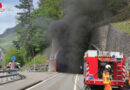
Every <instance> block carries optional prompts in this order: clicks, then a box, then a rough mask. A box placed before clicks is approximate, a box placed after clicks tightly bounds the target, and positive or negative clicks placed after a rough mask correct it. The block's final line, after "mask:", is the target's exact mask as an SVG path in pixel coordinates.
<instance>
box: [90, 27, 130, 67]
mask: <svg viewBox="0 0 130 90" xmlns="http://www.w3.org/2000/svg"><path fill="white" fill-rule="evenodd" d="M91 43H93V44H95V45H96V46H97V47H98V48H99V49H100V50H105V51H116V52H123V53H124V55H125V56H126V62H127V63H129V65H130V34H126V33H124V32H123V31H121V30H118V29H116V28H114V27H112V26H109V25H106V26H103V27H100V28H98V29H97V30H94V31H93V32H92V38H91Z"/></svg>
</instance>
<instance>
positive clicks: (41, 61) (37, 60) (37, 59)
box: [26, 54, 46, 66]
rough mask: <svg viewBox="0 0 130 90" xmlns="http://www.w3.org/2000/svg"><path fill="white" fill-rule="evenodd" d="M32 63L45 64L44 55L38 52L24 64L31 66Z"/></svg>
mask: <svg viewBox="0 0 130 90" xmlns="http://www.w3.org/2000/svg"><path fill="white" fill-rule="evenodd" d="M34 63H35V64H36V65H39V64H45V63H46V56H45V55H42V54H38V55H37V56H35V57H34V58H33V59H32V61H31V62H26V66H32V65H34Z"/></svg>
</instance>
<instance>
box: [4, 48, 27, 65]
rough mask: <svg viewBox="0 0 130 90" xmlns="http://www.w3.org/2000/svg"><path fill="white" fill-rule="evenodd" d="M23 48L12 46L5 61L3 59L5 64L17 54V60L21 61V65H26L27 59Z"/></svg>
mask: <svg viewBox="0 0 130 90" xmlns="http://www.w3.org/2000/svg"><path fill="white" fill-rule="evenodd" d="M23 53H24V52H23V50H22V49H20V50H17V49H15V48H11V49H9V50H8V52H7V53H6V55H5V58H4V61H3V66H6V65H7V64H8V63H9V62H12V61H11V57H12V56H15V57H16V62H18V63H20V65H21V66H23V65H24V63H25V61H24V58H23Z"/></svg>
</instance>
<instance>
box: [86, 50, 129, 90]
mask: <svg viewBox="0 0 130 90" xmlns="http://www.w3.org/2000/svg"><path fill="white" fill-rule="evenodd" d="M106 65H110V66H111V70H110V78H111V85H112V88H118V89H117V90H119V89H121V90H128V88H126V76H125V75H126V69H125V57H124V55H123V53H120V52H107V51H96V50H88V51H87V52H86V53H85V56H84V77H85V78H84V84H85V90H103V88H104V83H103V72H104V70H105V66H106ZM99 87H100V88H99Z"/></svg>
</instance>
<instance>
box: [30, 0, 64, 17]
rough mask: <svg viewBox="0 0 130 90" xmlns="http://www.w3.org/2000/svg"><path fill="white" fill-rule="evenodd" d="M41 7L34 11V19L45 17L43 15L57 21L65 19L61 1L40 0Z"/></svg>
mask: <svg viewBox="0 0 130 90" xmlns="http://www.w3.org/2000/svg"><path fill="white" fill-rule="evenodd" d="M39 5H40V8H39V9H38V10H35V11H34V13H33V14H32V16H33V17H37V16H43V14H44V15H45V16H48V17H51V18H56V19H59V18H62V17H63V13H62V5H61V0H53V1H52V0H40V3H39Z"/></svg>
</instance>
